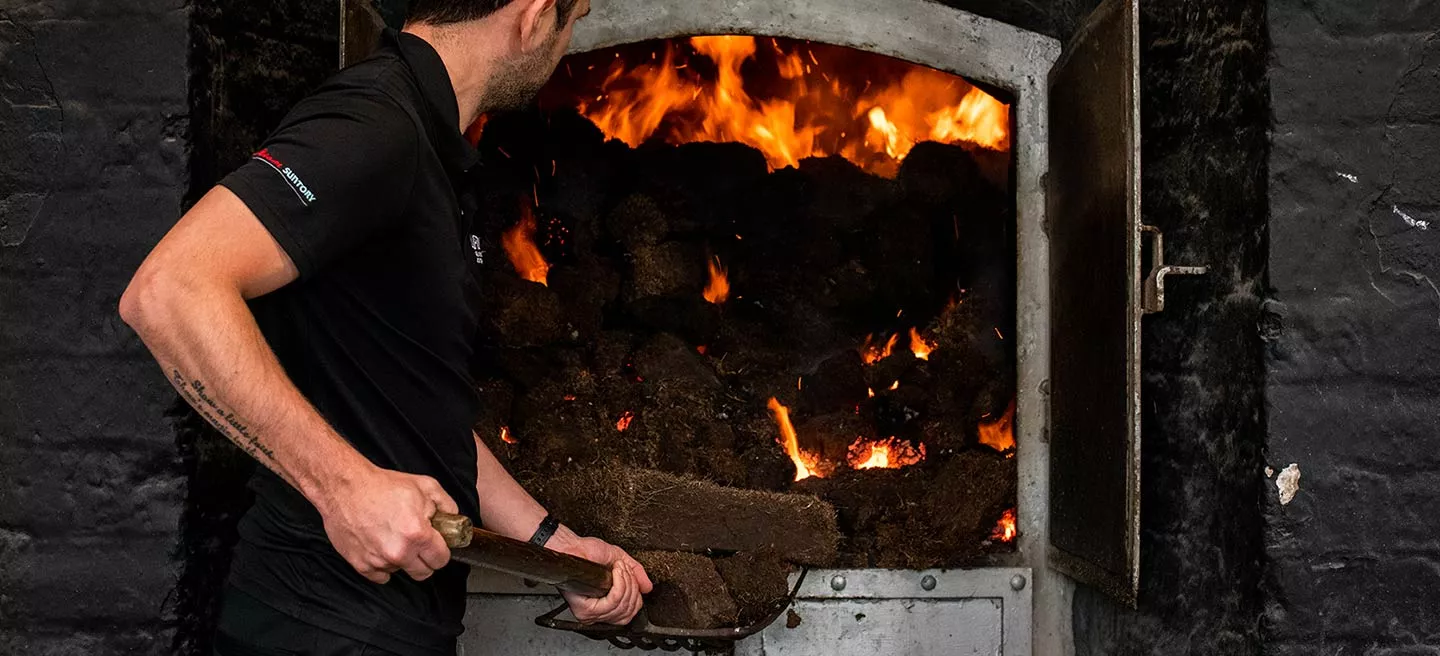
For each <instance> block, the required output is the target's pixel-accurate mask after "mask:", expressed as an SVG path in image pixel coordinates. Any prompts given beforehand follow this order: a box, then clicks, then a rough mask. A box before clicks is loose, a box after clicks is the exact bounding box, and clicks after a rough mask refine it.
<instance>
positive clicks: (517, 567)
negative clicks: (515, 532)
mask: <svg viewBox="0 0 1440 656" xmlns="http://www.w3.org/2000/svg"><path fill="white" fill-rule="evenodd" d="M430 525H431V526H433V527H435V530H436V531H439V532H440V535H441V536H442V537H444V538H445V544H446V545H447V546H449V547H450V549H452V553H451V557H452V558H454V559H456V560H458V561H460V562H462V563H466V564H469V565H476V566H479V567H485V568H488V569H493V570H496V571H499V572H505V573H507V574H512V575H515V576H519V577H521V578H525V579H529V580H532V581H538V582H540V583H545V584H549V585H553V586H555V587H557V588H559V589H561V590H565V591H569V592H576V593H579V594H582V595H585V596H587V597H603V596H605V595H606V594H607V593H609V592H610V586H611V585H613V583H614V581H612V580H611V578H610V568H609V567H606V566H604V565H601V564H600V563H594V562H590V561H588V560H585V559H584V558H577V557H575V556H571V555H570V554H565V553H560V552H558V551H551V550H550V549H546V548H545V547H540V546H536V545H533V544H530V543H529V542H524V541H521V540H515V539H512V538H507V537H505V536H503V535H500V534H498V533H491V532H490V531H486V530H483V529H478V528H475V526H474V524H473V523H472V522H471V521H470V518H468V517H465V516H462V515H451V514H450V513H443V512H437V513H435V515H434V516H432V517H431V518H430Z"/></svg>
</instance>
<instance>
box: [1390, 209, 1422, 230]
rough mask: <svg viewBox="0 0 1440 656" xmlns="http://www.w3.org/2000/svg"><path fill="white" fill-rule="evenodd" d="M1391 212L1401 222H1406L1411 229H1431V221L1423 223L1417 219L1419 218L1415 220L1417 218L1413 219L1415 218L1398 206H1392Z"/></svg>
mask: <svg viewBox="0 0 1440 656" xmlns="http://www.w3.org/2000/svg"><path fill="white" fill-rule="evenodd" d="M1390 211H1392V212H1394V213H1395V216H1398V217H1400V220H1401V221H1404V222H1405V225H1408V226H1410V227H1412V228H1419V229H1421V230H1429V229H1430V222H1429V221H1422V220H1420V219H1417V218H1415V217H1413V216H1410V215H1409V214H1406V213H1404V212H1402V211H1400V206H1398V205H1391V206H1390Z"/></svg>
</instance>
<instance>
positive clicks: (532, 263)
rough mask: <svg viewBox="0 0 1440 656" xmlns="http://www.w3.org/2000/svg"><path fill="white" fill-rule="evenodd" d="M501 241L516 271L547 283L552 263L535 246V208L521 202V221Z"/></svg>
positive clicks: (506, 232)
mask: <svg viewBox="0 0 1440 656" xmlns="http://www.w3.org/2000/svg"><path fill="white" fill-rule="evenodd" d="M500 243H501V244H503V245H504V246H505V255H507V256H509V257H510V264H511V265H513V266H514V267H515V273H518V274H520V277H521V278H524V279H526V280H529V281H530V282H538V283H540V284H542V285H547V283H546V282H545V279H546V276H547V275H548V274H549V273H550V263H548V262H546V261H545V256H543V255H541V254H540V249H539V248H537V247H536V246H535V211H534V209H532V208H531V207H530V206H529V205H527V204H524V203H521V205H520V221H519V222H518V223H516V224H515V227H513V228H510V229H509V230H506V231H505V234H504V235H502V236H501V238H500Z"/></svg>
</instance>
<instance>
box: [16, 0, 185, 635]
mask: <svg viewBox="0 0 1440 656" xmlns="http://www.w3.org/2000/svg"><path fill="white" fill-rule="evenodd" d="M188 29H189V12H188V11H187V10H186V9H185V3H184V2H182V1H181V0H105V1H104V2H99V1H94V0H63V1H55V2H35V1H25V0H0V153H4V157H3V158H0V319H3V320H0V481H3V484H0V653H6V654H56V655H66V654H87V655H89V654H94V655H99V656H106V655H109V654H122V653H124V654H163V653H167V652H168V646H169V638H168V633H167V629H166V625H165V622H164V620H163V619H162V615H163V610H162V606H163V602H164V601H165V598H166V595H167V592H168V591H169V590H170V588H171V587H172V586H173V584H174V580H175V565H174V563H173V561H172V559H171V553H172V551H173V549H174V545H175V524H176V519H177V514H178V512H179V508H180V479H179V477H178V475H177V469H176V466H175V464H176V463H175V453H174V447H173V445H172V437H171V431H170V429H169V428H168V426H166V424H165V422H164V420H163V418H162V416H161V413H162V410H163V409H164V407H165V404H166V403H168V401H169V399H170V397H171V395H172V392H170V391H169V390H168V388H167V386H166V384H165V381H164V378H163V377H162V376H161V375H160V371H159V369H158V368H157V367H156V366H155V364H154V362H153V361H151V360H150V359H149V355H148V354H147V353H146V351H145V350H144V348H143V346H142V345H141V344H140V341H139V340H138V339H137V338H136V337H135V335H134V334H133V333H132V332H131V331H130V330H129V329H128V328H127V327H126V326H125V325H124V324H123V323H122V322H121V321H120V318H119V316H117V314H116V305H117V303H118V302H119V298H120V293H121V292H122V291H123V290H124V287H125V284H126V282H127V281H128V280H129V278H130V274H131V273H132V272H133V271H134V270H135V268H136V267H137V266H138V265H139V263H140V260H141V259H142V258H143V257H144V256H145V254H146V253H147V252H148V251H149V249H150V247H151V246H153V245H154V243H155V242H156V241H157V240H158V239H159V238H160V235H161V234H163V233H164V231H165V230H166V229H167V228H169V227H170V225H171V224H173V223H174V222H175V220H176V218H177V217H178V216H179V213H180V206H181V199H182V196H183V194H184V190H185V183H186V178H185V171H186V159H185V153H186V144H187V122H188V111H189V110H188V107H187V105H186V86H187V85H186V77H187V72H188V68H187V66H186V60H187V54H188V51H187V32H188Z"/></svg>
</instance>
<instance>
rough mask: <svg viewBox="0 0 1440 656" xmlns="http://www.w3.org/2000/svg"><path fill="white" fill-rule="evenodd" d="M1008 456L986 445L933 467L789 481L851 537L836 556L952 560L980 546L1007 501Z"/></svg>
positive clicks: (969, 557) (855, 560)
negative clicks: (825, 504) (826, 507)
mask: <svg viewBox="0 0 1440 656" xmlns="http://www.w3.org/2000/svg"><path fill="white" fill-rule="evenodd" d="M1015 480H1016V479H1015V460H1014V458H1006V457H1005V456H1002V455H1000V454H998V453H994V452H991V451H987V450H981V449H972V450H968V451H965V452H963V453H959V454H956V455H955V456H954V457H951V458H950V459H949V460H947V461H945V462H944V464H942V465H940V466H939V468H938V470H936V471H934V472H932V473H930V474H926V473H925V471H924V470H922V469H919V468H907V469H865V470H860V471H846V472H843V473H839V474H836V475H835V476H834V477H832V478H826V479H817V478H807V479H805V480H803V481H800V482H798V483H796V487H797V488H798V489H800V490H804V491H806V492H810V493H814V494H817V495H819V496H820V497H821V498H823V499H825V500H827V501H829V502H830V503H833V504H835V508H836V510H837V511H838V512H839V521H840V524H841V526H842V527H843V528H844V530H845V532H846V533H847V534H853V535H873V536H875V539H874V541H873V542H870V541H866V542H863V543H862V542H860V541H854V542H853V543H852V544H850V545H849V546H850V547H852V549H851V550H847V553H844V554H842V555H841V559H842V562H843V563H844V564H845V565H847V566H854V567H898V568H903V569H923V568H927V567H950V566H960V565H963V564H965V563H966V562H973V560H974V559H975V558H977V557H979V556H980V555H982V553H983V545H982V543H983V542H984V541H985V539H986V538H987V537H988V533H989V532H990V531H991V530H992V529H993V527H994V525H995V522H996V521H997V520H998V519H999V518H1000V516H1001V514H1003V513H1004V511H1005V509H1007V508H1010V507H1013V506H1014V503H1015Z"/></svg>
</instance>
